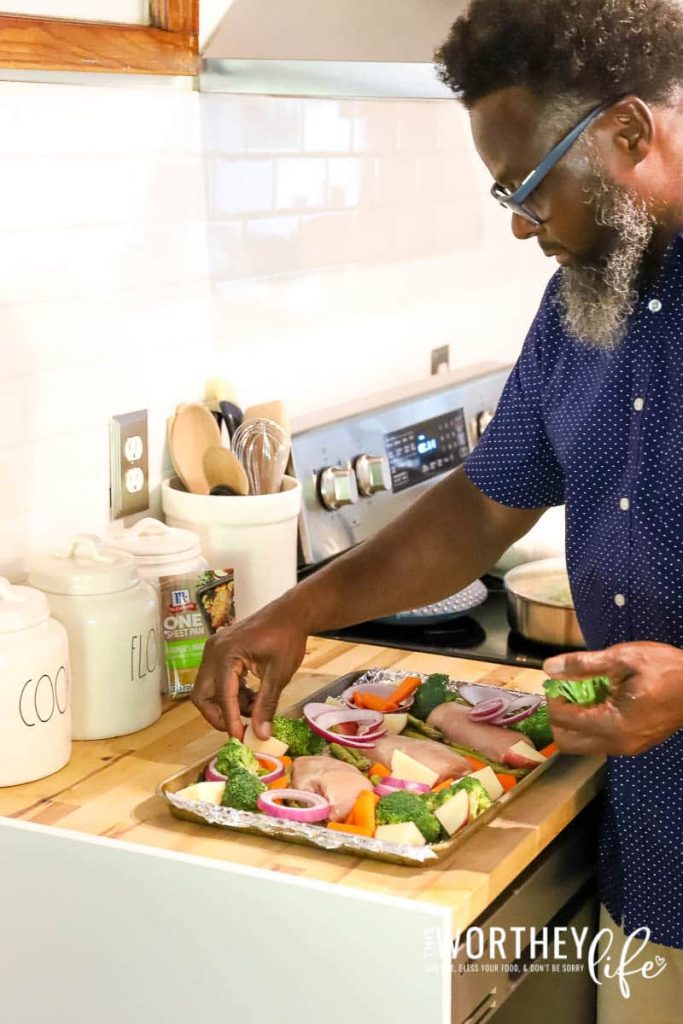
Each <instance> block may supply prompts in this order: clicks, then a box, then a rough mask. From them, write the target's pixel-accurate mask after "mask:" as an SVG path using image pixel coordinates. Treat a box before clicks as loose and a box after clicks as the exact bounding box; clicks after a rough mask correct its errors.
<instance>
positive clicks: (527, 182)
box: [491, 100, 614, 227]
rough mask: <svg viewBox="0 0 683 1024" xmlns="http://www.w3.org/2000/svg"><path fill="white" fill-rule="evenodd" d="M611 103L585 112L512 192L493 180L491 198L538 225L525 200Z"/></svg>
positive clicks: (539, 223)
mask: <svg viewBox="0 0 683 1024" xmlns="http://www.w3.org/2000/svg"><path fill="white" fill-rule="evenodd" d="M613 103H614V100H609V101H608V102H607V103H601V104H600V106H599V107H595V109H594V110H591V111H590V112H589V113H588V114H586V116H585V117H584V118H583V120H582V121H579V123H578V124H577V125H576V127H575V128H572V130H571V131H570V132H569V133H568V134H567V135H565V137H564V138H563V139H561V140H560V142H558V143H557V145H556V146H553V148H552V149H551V150H550V152H549V153H548V154H547V156H544V157H543V159H542V160H541V162H540V164H539V165H538V167H535V168H534V170H533V171H531V173H530V174H527V176H526V178H525V179H524V181H523V182H522V184H521V185H520V186H519V188H516V189H515V190H514V192H511V191H510V189H508V188H505V186H504V185H499V184H498V182H495V183H494V185H493V186H492V188H491V195H492V196H493V198H494V199H496V200H497V201H498V202H499V203H500V205H501V206H504V207H506V209H508V210H512V212H513V213H516V214H517V215H518V216H520V217H524V219H525V220H528V221H530V223H531V224H534V225H535V226H536V227H540V226H541V224H542V223H543V221H542V220H540V218H538V217H537V216H536V214H535V213H532V212H531V210H530V209H529V208H528V207H526V206H525V205H524V203H525V201H526V200H527V199H528V198H529V196H530V195H531V193H532V192H533V191H534V189H536V188H538V186H539V185H540V184H541V182H542V181H543V179H544V178H545V176H546V175H547V174H549V173H550V171H552V169H553V167H554V166H555V164H556V163H558V162H559V161H560V160H561V159H562V157H563V156H564V154H565V153H566V152H567V150H568V149H570V148H571V147H572V146H573V145H574V143H575V142H576V140H577V139H578V137H579V135H581V133H582V132H583V131H585V130H586V128H587V127H588V125H589V124H591V122H592V121H594V120H595V118H596V117H599V116H600V114H602V113H604V112H605V110H607V109H608V108H609V107H611V106H612V104H613Z"/></svg>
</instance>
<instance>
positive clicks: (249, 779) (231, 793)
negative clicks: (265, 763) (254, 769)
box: [221, 768, 268, 811]
mask: <svg viewBox="0 0 683 1024" xmlns="http://www.w3.org/2000/svg"><path fill="white" fill-rule="evenodd" d="M267 789H268V787H267V786H266V785H264V783H263V782H261V780H260V779H259V778H257V777H256V775H253V774H252V773H251V772H250V771H248V770H247V769H246V768H233V769H232V771H231V773H230V776H229V777H228V781H227V782H226V783H225V789H224V790H223V799H222V800H221V803H222V805H223V807H236V808H237V809H238V810H240V811H256V810H258V808H257V806H256V801H257V800H258V798H259V796H260V795H261V793H264V792H265V791H266V790H267Z"/></svg>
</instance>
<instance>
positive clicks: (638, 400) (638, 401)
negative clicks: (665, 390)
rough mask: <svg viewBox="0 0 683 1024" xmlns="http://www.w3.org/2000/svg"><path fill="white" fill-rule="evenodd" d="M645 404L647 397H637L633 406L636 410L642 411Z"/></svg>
mask: <svg viewBox="0 0 683 1024" xmlns="http://www.w3.org/2000/svg"><path fill="white" fill-rule="evenodd" d="M644 405H645V399H644V398H636V400H635V401H634V403H633V408H634V409H635V410H636V412H642V410H643V406H644Z"/></svg>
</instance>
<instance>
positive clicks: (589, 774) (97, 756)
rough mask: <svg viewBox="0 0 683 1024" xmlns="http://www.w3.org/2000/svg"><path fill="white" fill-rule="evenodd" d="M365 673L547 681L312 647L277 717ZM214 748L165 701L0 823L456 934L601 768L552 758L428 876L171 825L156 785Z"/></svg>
mask: <svg viewBox="0 0 683 1024" xmlns="http://www.w3.org/2000/svg"><path fill="white" fill-rule="evenodd" d="M372 667H381V668H398V669H405V670H408V671H421V672H435V671H439V672H447V673H448V674H449V675H450V676H451V677H452V678H456V679H467V680H471V681H475V682H492V683H496V684H498V685H505V684H509V685H512V686H514V687H516V688H518V689H521V690H528V691H530V692H534V691H535V692H540V689H541V682H542V680H543V678H544V677H543V674H542V673H541V672H539V671H537V670H535V669H528V668H519V667H517V666H508V665H492V664H488V663H486V662H481V661H467V660H464V659H461V658H448V657H442V656H438V655H430V654H420V653H415V652H406V651H398V650H389V649H386V648H381V647H370V646H365V645H362V644H347V643H342V642H338V641H333V640H328V639H321V638H313V637H312V638H311V639H310V640H309V642H308V649H307V654H306V658H305V660H304V662H303V665H302V667H301V669H300V671H299V672H298V673H297V675H296V676H295V678H294V680H293V681H292V683H291V684H290V686H289V687H288V688H287V690H286V691H285V694H284V696H283V699H282V702H281V706H282V707H283V708H284V707H287V706H289V705H291V704H293V703H295V702H296V701H298V700H301V699H302V698H304V697H306V696H307V695H308V694H309V693H312V692H313V691H315V690H318V689H320V688H321V687H323V686H325V685H326V684H328V683H331V682H332V681H333V680H335V679H337V678H338V677H339V676H341V675H344V674H345V673H346V672H352V671H355V670H358V669H365V668H372ZM220 744H221V736H220V735H219V734H217V733H216V732H215V731H214V730H213V729H211V727H210V726H209V725H208V723H206V722H205V721H204V719H203V718H201V716H200V715H199V714H198V712H197V711H196V710H195V708H194V707H193V705H192V704H190V702H189V701H182V702H177V703H174V702H171V701H166V702H165V705H164V713H163V715H162V716H161V719H160V720H159V721H158V722H156V723H155V724H154V725H153V726H151V727H150V728H149V729H145V730H143V731H141V732H138V733H133V734H132V735H130V736H121V737H118V738H116V739H110V740H93V741H89V742H77V743H74V745H73V755H72V758H71V761H70V763H69V764H68V765H67V766H66V767H65V768H63V769H62V771H60V772H57V773H56V774H55V775H51V776H49V777H48V778H46V779H41V780H39V781H37V782H32V783H27V784H26V785H23V786H13V787H10V788H6V789H0V815H2V816H5V817H12V818H17V819H21V820H24V821H32V822H36V823H40V824H42V825H47V826H57V827H58V828H60V829H67V830H73V831H75V832H80V833H85V834H88V835H100V836H107V837H108V838H110V839H124V840H126V841H129V842H132V843H138V844H142V845H143V846H147V847H158V848H161V849H165V850H176V851H181V852H183V853H188V854H194V855H197V856H201V857H208V858H214V859H218V860H221V861H224V862H228V863H233V864H238V865H248V866H250V867H254V868H260V869H264V870H267V871H278V872H283V873H285V874H288V875H291V876H294V877H297V878H299V879H302V880H306V879H311V880H318V881H323V882H329V883H332V884H334V885H343V886H350V887H352V888H354V889H357V890H366V891H368V892H370V893H376V894H385V895H388V896H397V897H402V898H405V899H414V900H419V901H423V902H428V903H436V904H440V905H442V906H448V907H450V908H451V912H452V919H453V928H454V929H455V928H464V927H466V926H467V925H468V924H470V923H471V922H472V921H473V920H475V919H476V918H477V917H478V916H479V915H480V914H481V913H482V911H483V910H485V909H486V907H487V906H488V905H489V904H490V903H491V902H492V901H493V900H494V899H495V898H496V897H497V896H498V895H499V894H500V893H501V892H502V891H503V890H504V889H505V888H506V887H507V886H508V885H509V884H510V883H511V882H512V881H513V880H514V879H515V878H516V877H517V875H519V874H520V872H521V871H523V870H524V868H526V867H527V865H528V864H529V863H530V862H531V861H532V860H533V859H534V857H535V856H536V855H537V854H538V853H540V851H541V850H543V848H544V847H545V846H547V845H548V843H550V842H551V840H552V839H553V838H554V837H555V836H556V835H558V833H559V832H560V831H561V830H562V829H563V828H564V827H565V826H566V825H567V824H568V823H569V822H570V821H571V820H572V819H573V818H574V817H575V816H576V815H577V814H578V813H579V811H581V810H582V808H583V807H585V806H586V804H587V803H588V802H589V801H590V800H591V798H592V797H593V796H594V795H595V794H596V793H597V792H598V790H599V789H600V788H601V786H602V784H603V761H602V759H601V758H597V757H582V758H578V757H570V756H564V757H560V758H558V760H557V761H556V763H555V764H553V765H551V766H550V767H549V768H548V769H547V771H546V772H545V773H544V774H543V775H542V776H541V777H540V778H539V779H538V781H537V782H536V783H535V784H534V785H533V786H530V787H529V789H528V791H527V792H526V793H524V794H522V795H520V796H519V797H518V798H517V799H516V800H514V801H512V802H511V804H510V806H509V807H508V808H506V809H505V810H504V811H503V812H501V814H500V815H499V816H498V817H497V818H496V819H494V820H493V821H492V822H491V824H489V825H486V826H483V827H482V828H481V829H479V831H478V832H477V833H476V834H475V835H473V836H472V838H471V839H470V840H468V841H467V842H465V843H463V844H462V845H460V846H459V847H458V848H457V849H456V850H454V851H453V853H452V854H451V855H450V856H449V857H448V858H446V859H444V860H440V861H439V862H438V864H436V865H435V866H434V867H425V868H410V867H401V866H397V865H393V864H388V863H381V862H378V861H372V860H364V859H362V858H359V857H354V856H350V855H348V854H340V853H327V852H324V851H322V850H321V851H319V850H314V849H308V848H305V847H300V846H296V845H293V844H290V843H284V842H275V841H274V840H272V839H266V838H260V837H257V836H252V835H239V834H229V833H227V832H222V831H221V830H219V829H217V828H211V827H210V826H201V825H195V824H193V823H190V822H185V821H180V820H178V819H176V818H173V817H172V816H171V813H170V810H169V808H168V807H167V806H166V804H165V803H164V802H163V801H162V800H160V799H159V798H158V797H156V796H155V795H154V793H155V789H156V786H157V784H158V783H159V782H161V781H162V780H163V779H165V778H167V777H168V776H170V775H172V774H174V773H175V772H177V771H180V770H181V769H182V768H183V767H186V766H187V765H190V764H192V763H193V762H195V761H198V760H200V759H201V758H203V757H208V755H209V754H211V753H213V752H214V751H215V750H216V749H217V748H218V747H219V746H220Z"/></svg>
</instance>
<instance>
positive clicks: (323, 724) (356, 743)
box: [304, 702, 387, 749]
mask: <svg viewBox="0 0 683 1024" xmlns="http://www.w3.org/2000/svg"><path fill="white" fill-rule="evenodd" d="M304 718H305V719H306V721H307V722H308V724H309V725H310V727H311V729H312V730H313V732H316V733H318V735H319V736H322V737H323V738H324V739H326V740H327V741H328V743H338V744H339V745H340V746H342V747H355V748H364V749H367V748H368V747H373V746H374V745H375V743H376V741H377V740H378V739H379V738H380V737H381V736H384V735H385V733H386V731H387V729H386V726H385V724H384V715H382V714H381V713H380V712H379V711H361V710H360V709H355V710H354V709H353V708H334V707H332V706H331V705H330V704H317V703H315V702H311V703H310V704H306V705H305V707H304ZM344 722H355V723H356V725H357V726H358V732H357V733H356V735H355V736H345V735H344V734H343V733H337V732H332V729H331V727H332V726H333V725H341V724H342V723H344Z"/></svg>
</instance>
